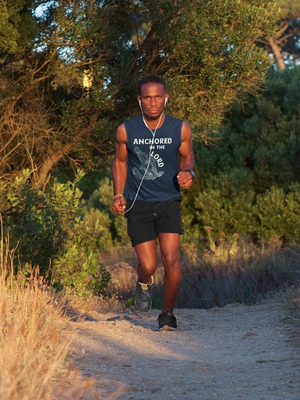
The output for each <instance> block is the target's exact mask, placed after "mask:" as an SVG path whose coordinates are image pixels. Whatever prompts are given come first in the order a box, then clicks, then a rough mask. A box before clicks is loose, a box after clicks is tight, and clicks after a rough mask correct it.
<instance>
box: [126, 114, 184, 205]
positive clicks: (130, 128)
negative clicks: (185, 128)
mask: <svg viewBox="0 0 300 400" xmlns="http://www.w3.org/2000/svg"><path fill="white" fill-rule="evenodd" d="M182 123H183V121H181V120H179V119H177V118H174V117H171V116H169V115H165V120H164V122H163V124H162V126H161V127H160V128H158V129H157V131H156V135H155V138H154V142H153V135H152V133H151V132H150V130H149V129H148V128H147V127H146V125H145V124H144V121H143V118H142V116H141V115H138V116H137V117H134V118H131V119H130V120H128V121H126V122H125V123H124V125H125V129H126V133H127V151H128V164H127V180H126V187H125V192H124V197H125V198H126V199H129V200H133V199H134V197H135V195H136V192H137V190H138V187H139V185H140V183H141V180H142V178H143V176H144V173H145V171H146V168H147V165H148V159H149V154H150V165H149V168H148V171H147V173H146V175H145V178H144V180H143V183H142V186H141V188H140V191H139V194H138V196H137V199H136V200H137V201H144V202H147V203H156V202H159V201H166V200H170V199H172V198H173V197H178V196H180V190H179V184H178V181H177V174H178V172H179V171H178V149H179V147H180V146H181V128H182ZM152 131H153V132H154V129H152Z"/></svg>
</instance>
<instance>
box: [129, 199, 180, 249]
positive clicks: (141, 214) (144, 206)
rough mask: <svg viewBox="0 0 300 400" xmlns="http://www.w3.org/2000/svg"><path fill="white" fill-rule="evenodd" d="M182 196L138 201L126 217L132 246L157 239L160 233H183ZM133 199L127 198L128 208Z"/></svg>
mask: <svg viewBox="0 0 300 400" xmlns="http://www.w3.org/2000/svg"><path fill="white" fill-rule="evenodd" d="M181 200H182V198H181V197H174V198H173V199H170V200H167V201H160V202H158V203H145V202H143V201H136V202H135V203H134V205H133V207H132V209H131V210H129V211H128V212H127V213H126V214H125V217H126V218H127V232H128V236H129V237H130V239H131V242H132V246H133V247H134V246H136V245H137V244H141V243H144V242H149V241H150V240H155V239H156V236H157V234H158V233H180V234H182V233H183V230H182V221H181V206H180V203H181ZM131 204H132V200H126V210H128V209H129V208H130V206H131Z"/></svg>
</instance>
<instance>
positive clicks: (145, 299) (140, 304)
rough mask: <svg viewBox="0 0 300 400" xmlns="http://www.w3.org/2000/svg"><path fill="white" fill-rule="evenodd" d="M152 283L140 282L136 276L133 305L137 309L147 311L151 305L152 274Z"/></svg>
mask: <svg viewBox="0 0 300 400" xmlns="http://www.w3.org/2000/svg"><path fill="white" fill-rule="evenodd" d="M151 278H152V283H151V284H150V285H147V284H146V283H143V282H140V279H139V278H138V280H137V282H136V289H135V296H134V305H135V307H136V309H137V310H138V311H141V312H145V313H146V312H149V311H150V310H151V306H152V288H153V284H154V279H153V276H151Z"/></svg>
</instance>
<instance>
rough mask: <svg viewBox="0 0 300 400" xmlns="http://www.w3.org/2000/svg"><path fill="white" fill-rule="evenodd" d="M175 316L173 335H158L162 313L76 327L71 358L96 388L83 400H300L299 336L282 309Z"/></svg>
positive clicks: (97, 317) (277, 305) (127, 314)
mask: <svg viewBox="0 0 300 400" xmlns="http://www.w3.org/2000/svg"><path fill="white" fill-rule="evenodd" d="M174 314H175V315H176V317H177V322H178V329H177V330H176V331H175V332H165V331H163V332H159V331H158V326H157V316H158V310H151V311H150V313H148V314H141V313H135V312H131V311H124V312H121V313H105V314H99V313H93V314H92V315H93V318H90V320H86V321H81V322H72V327H73V331H72V339H73V344H72V346H71V350H70V358H71V359H72V361H73V363H74V365H75V366H76V367H77V366H79V367H80V372H81V376H84V377H91V376H93V377H94V380H95V384H94V386H93V387H92V389H90V390H89V391H88V392H86V393H85V394H83V395H82V397H81V398H82V399H86V400H89V399H95V398H99V399H105V400H115V399H122V400H123V399H124V400H127V399H139V400H158V399H160V400H161V399H178V400H179V399H180V400H196V399H197V400H211V399H222V400H227V399H228V400H229V399H230V400H235V399H243V400H252V399H255V400H263V399H266V400H283V399H287V400H300V355H299V351H297V348H296V347H295V346H294V344H293V342H292V341H291V336H292V335H291V330H293V331H294V329H295V328H292V327H290V326H288V325H287V324H285V323H283V322H282V316H283V315H284V309H283V304H282V303H281V302H278V301H270V300H269V301H267V302H262V303H259V304H257V305H255V306H243V305H241V306H240V305H228V306H226V307H224V308H221V309H220V308H214V309H210V310H198V309H197V310H195V309H193V310H192V309H179V310H175V311H174Z"/></svg>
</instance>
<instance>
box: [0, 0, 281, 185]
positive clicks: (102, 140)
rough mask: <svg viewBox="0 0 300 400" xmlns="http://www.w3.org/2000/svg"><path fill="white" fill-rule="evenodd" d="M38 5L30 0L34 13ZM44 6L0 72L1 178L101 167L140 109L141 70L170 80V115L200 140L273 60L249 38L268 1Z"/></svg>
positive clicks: (267, 13)
mask: <svg viewBox="0 0 300 400" xmlns="http://www.w3.org/2000/svg"><path fill="white" fill-rule="evenodd" d="M19 3H20V4H21V3H22V2H21V0H19V2H18V4H19ZM39 3H41V2H38V1H34V2H32V3H30V4H29V3H28V4H29V7H31V8H30V9H31V12H32V13H34V12H35V10H36V7H37V5H38V4H39ZM42 3H44V2H42ZM22 4H23V3H22ZM45 4H46V5H47V6H46V7H44V14H42V15H41V16H39V17H36V20H37V25H36V26H37V27H38V33H37V35H36V38H35V40H34V41H32V42H31V46H30V48H27V49H26V51H24V52H18V53H14V54H12V55H7V56H6V58H5V62H4V63H3V65H2V67H3V68H1V70H0V85H1V91H2V101H1V100H0V113H1V117H0V130H1V133H2V135H1V139H0V151H1V159H0V178H1V180H6V181H11V180H12V179H14V177H15V176H19V175H21V174H22V170H23V169H24V168H30V169H31V170H32V179H31V183H32V185H33V186H34V187H42V186H43V184H44V182H45V180H46V178H47V176H48V174H49V172H50V171H51V169H52V168H53V167H55V166H58V165H59V164H60V165H66V164H69V165H71V166H72V167H73V168H74V169H76V168H77V167H78V166H84V167H85V168H99V166H100V165H101V162H102V161H103V159H104V157H105V156H106V155H107V154H111V153H112V151H113V132H114V131H115V129H116V127H117V125H118V124H120V123H121V122H122V121H123V120H124V119H126V118H130V117H132V116H134V115H136V114H137V113H138V112H139V110H138V106H137V101H136V95H137V82H138V80H139V79H140V78H141V77H144V76H146V75H148V74H152V73H154V74H157V75H160V76H162V77H163V78H165V79H166V80H167V82H168V86H169V92H170V95H171V101H170V103H168V113H170V114H172V115H174V116H176V117H179V118H183V119H185V120H187V121H189V122H192V123H193V125H192V126H193V130H194V133H195V136H197V137H198V138H202V139H205V138H206V133H207V129H208V127H211V126H213V125H215V124H220V123H221V120H222V113H223V111H224V108H226V107H228V106H229V104H230V103H231V102H232V100H233V99H237V98H240V97H242V96H243V94H244V93H246V92H248V91H251V92H256V91H257V89H258V88H259V87H261V85H262V83H263V79H264V73H265V71H266V69H267V68H268V65H269V62H270V58H269V56H268V55H267V53H266V52H265V51H264V50H263V49H262V48H261V47H259V46H257V45H256V41H257V39H258V38H266V39H267V38H268V37H269V36H273V35H274V30H275V24H276V19H277V16H276V12H275V6H274V4H273V3H270V2H269V1H267V0H256V1H251V2H249V1H238V2H237V1H236V0H217V1H204V0H201V1H199V0H191V1H189V2H174V1H173V0H167V1H166V0H156V1H154V0H150V1H149V0H147V1H139V2H137V1H130V0H126V1H122V2H120V1H118V0H105V1H98V0H97V1H95V0H85V1H80V2H77V1H73V0H58V1H56V2H51V3H49V2H48V3H47V2H45ZM35 15H36V14H35ZM17 26H18V21H16V28H17ZM7 51H8V50H7ZM84 77H85V78H86V80H87V82H88V84H87V85H85V86H84V84H83V78H84Z"/></svg>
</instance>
